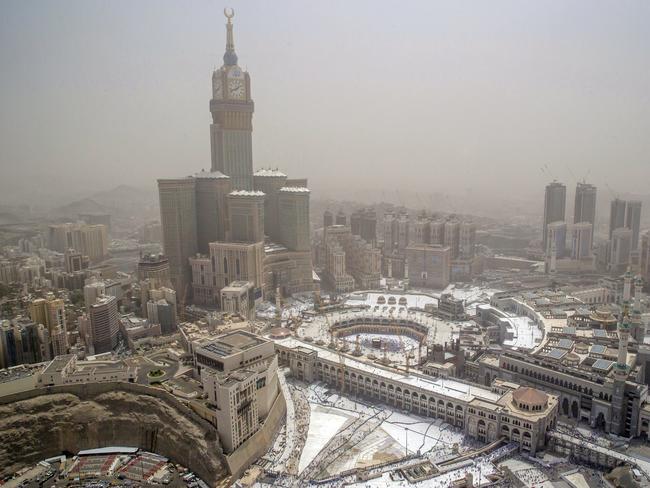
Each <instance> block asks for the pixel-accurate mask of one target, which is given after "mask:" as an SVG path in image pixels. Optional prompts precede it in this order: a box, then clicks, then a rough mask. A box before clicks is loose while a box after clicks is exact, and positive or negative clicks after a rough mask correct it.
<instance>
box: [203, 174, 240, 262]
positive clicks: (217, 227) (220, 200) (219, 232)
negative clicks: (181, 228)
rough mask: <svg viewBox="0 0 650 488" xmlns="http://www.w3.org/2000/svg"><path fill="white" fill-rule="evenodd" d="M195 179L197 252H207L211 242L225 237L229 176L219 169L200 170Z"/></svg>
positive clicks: (230, 184)
mask: <svg viewBox="0 0 650 488" xmlns="http://www.w3.org/2000/svg"><path fill="white" fill-rule="evenodd" d="M194 178H195V180H196V239H197V248H198V252H200V253H203V254H207V253H208V246H209V245H210V243H211V242H215V241H223V240H225V239H226V230H227V229H228V201H227V198H228V194H229V193H230V192H231V191H232V182H231V181H230V178H229V177H228V176H226V175H224V174H223V173H221V172H219V171H212V172H207V171H201V172H200V173H197V174H195V175H194Z"/></svg>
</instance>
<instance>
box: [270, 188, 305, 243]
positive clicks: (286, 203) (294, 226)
mask: <svg viewBox="0 0 650 488" xmlns="http://www.w3.org/2000/svg"><path fill="white" fill-rule="evenodd" d="M278 207H279V209H280V214H281V215H282V219H281V220H280V242H281V243H282V244H284V245H285V246H286V247H287V248H288V249H290V250H291V251H309V250H310V248H311V239H310V235H309V190H308V189H307V188H299V187H286V188H282V189H281V190H280V191H279V197H278Z"/></svg>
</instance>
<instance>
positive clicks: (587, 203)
mask: <svg viewBox="0 0 650 488" xmlns="http://www.w3.org/2000/svg"><path fill="white" fill-rule="evenodd" d="M596 193H597V190H596V187H595V186H594V185H591V184H589V183H584V182H578V184H577V185H576V196H575V205H574V207H573V223H574V224H579V223H581V222H589V223H590V224H591V234H592V235H591V240H592V242H593V238H594V236H593V232H594V228H595V226H596Z"/></svg>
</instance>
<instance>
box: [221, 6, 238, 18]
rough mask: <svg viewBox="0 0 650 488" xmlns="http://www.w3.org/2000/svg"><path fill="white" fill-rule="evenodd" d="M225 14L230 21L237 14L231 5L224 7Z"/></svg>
mask: <svg viewBox="0 0 650 488" xmlns="http://www.w3.org/2000/svg"><path fill="white" fill-rule="evenodd" d="M223 14H224V15H225V16H226V18H227V19H228V21H230V19H232V18H233V17H234V16H235V10H234V9H232V8H231V7H226V8H224V9H223Z"/></svg>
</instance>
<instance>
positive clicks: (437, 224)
mask: <svg viewBox="0 0 650 488" xmlns="http://www.w3.org/2000/svg"><path fill="white" fill-rule="evenodd" d="M428 242H429V244H431V245H432V246H442V245H444V243H445V221H444V220H434V221H432V222H431V224H430V225H429V241H428Z"/></svg>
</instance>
